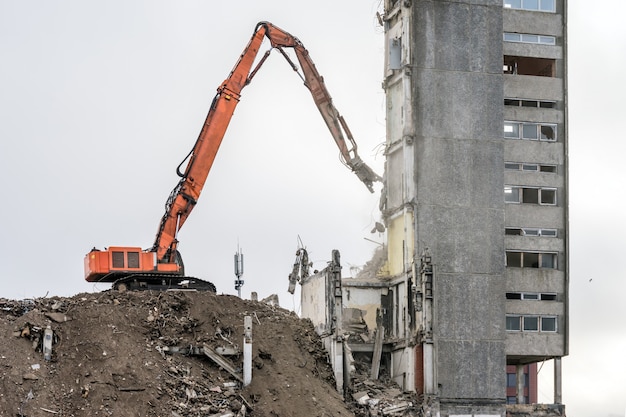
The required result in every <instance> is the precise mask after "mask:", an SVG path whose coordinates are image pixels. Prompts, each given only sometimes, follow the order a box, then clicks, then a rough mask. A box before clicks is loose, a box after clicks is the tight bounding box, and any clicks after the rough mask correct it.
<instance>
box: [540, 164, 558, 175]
mask: <svg viewBox="0 0 626 417" xmlns="http://www.w3.org/2000/svg"><path fill="white" fill-rule="evenodd" d="M539 171H541V172H551V173H555V172H556V165H540V166H539Z"/></svg>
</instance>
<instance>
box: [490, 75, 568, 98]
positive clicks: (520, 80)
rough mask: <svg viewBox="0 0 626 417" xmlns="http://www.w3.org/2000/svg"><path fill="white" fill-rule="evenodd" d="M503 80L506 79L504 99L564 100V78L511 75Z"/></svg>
mask: <svg viewBox="0 0 626 417" xmlns="http://www.w3.org/2000/svg"><path fill="white" fill-rule="evenodd" d="M502 78H503V79H504V97H520V98H531V99H536V100H557V101H559V100H561V101H562V100H563V79H562V78H551V77H536V76H533V75H510V74H506V75H504V76H503V77H502Z"/></svg>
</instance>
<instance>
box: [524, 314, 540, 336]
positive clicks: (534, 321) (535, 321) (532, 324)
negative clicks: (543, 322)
mask: <svg viewBox="0 0 626 417" xmlns="http://www.w3.org/2000/svg"><path fill="white" fill-rule="evenodd" d="M523 322H524V327H523V328H522V330H523V331H525V332H538V331H539V317H537V316H524V317H523Z"/></svg>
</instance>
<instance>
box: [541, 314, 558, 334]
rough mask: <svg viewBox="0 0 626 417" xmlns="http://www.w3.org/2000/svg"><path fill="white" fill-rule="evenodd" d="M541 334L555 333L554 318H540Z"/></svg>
mask: <svg viewBox="0 0 626 417" xmlns="http://www.w3.org/2000/svg"><path fill="white" fill-rule="evenodd" d="M541 331H542V332H556V317H541Z"/></svg>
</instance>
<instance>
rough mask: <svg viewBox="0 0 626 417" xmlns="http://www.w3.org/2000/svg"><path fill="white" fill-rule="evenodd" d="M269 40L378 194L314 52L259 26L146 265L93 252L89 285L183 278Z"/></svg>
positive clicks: (224, 88) (224, 89)
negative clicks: (195, 223) (189, 231)
mask: <svg viewBox="0 0 626 417" xmlns="http://www.w3.org/2000/svg"><path fill="white" fill-rule="evenodd" d="M265 38H267V39H269V41H270V44H271V47H272V49H277V50H279V51H280V53H281V54H282V55H283V56H284V57H285V58H286V59H287V61H288V62H289V63H290V65H291V66H292V68H293V69H294V70H295V71H298V67H297V66H296V65H295V64H294V63H293V62H292V61H291V59H290V58H289V56H288V55H287V53H286V52H285V48H291V49H293V50H294V52H295V55H296V57H297V59H298V62H299V64H300V67H301V71H302V74H303V75H300V73H299V75H300V77H301V78H303V80H304V85H305V86H306V87H307V88H308V89H309V91H310V92H311V95H312V96H313V100H314V102H315V104H316V106H317V108H318V109H319V111H320V114H321V115H322V118H323V119H324V121H325V122H326V125H327V127H328V129H329V130H330V133H331V135H332V137H333V139H334V140H335V143H336V144H337V146H338V148H339V151H340V154H341V159H342V162H343V163H344V164H345V165H346V166H348V167H349V168H350V169H351V170H352V171H353V172H354V173H355V174H356V175H357V176H358V178H359V179H360V180H361V181H362V182H363V183H364V184H365V185H366V186H367V188H368V189H369V190H370V192H373V191H374V190H373V183H374V182H376V181H381V180H382V179H381V177H379V176H378V175H377V174H376V173H375V172H374V171H373V170H372V169H371V168H370V167H368V166H367V165H366V164H365V163H364V162H363V161H362V160H361V158H360V157H359V155H358V153H357V145H356V142H355V141H354V138H353V137H352V134H351V133H350V130H349V129H348V127H347V125H346V122H345V121H344V119H343V117H342V116H341V115H340V114H339V112H338V111H337V109H336V108H335V107H334V105H333V103H332V98H331V97H330V94H329V93H328V90H327V89H326V86H325V84H324V79H323V78H322V76H321V75H320V74H319V73H318V72H317V69H316V68H315V65H314V63H313V61H312V60H311V58H310V56H309V52H308V51H307V50H306V48H305V47H304V45H303V44H302V43H301V42H300V41H299V40H298V39H297V38H295V37H294V36H292V35H290V34H289V33H287V32H285V31H284V30H282V29H280V28H278V27H277V26H274V25H273V24H271V23H269V22H260V23H258V24H257V26H256V28H255V30H254V33H253V35H252V38H251V39H250V41H249V42H248V45H247V46H246V47H245V49H244V50H243V52H242V54H241V56H240V57H239V59H238V61H237V63H236V64H235V66H234V68H233V69H232V71H231V72H230V74H229V75H228V77H227V78H226V80H224V82H223V83H222V84H221V85H220V86H219V88H218V89H217V94H216V95H215V97H214V99H213V101H212V103H211V107H210V109H209V113H208V115H207V117H206V120H205V122H204V124H203V126H202V129H201V130H200V134H199V135H198V138H197V140H196V143H195V145H194V147H193V149H192V150H191V152H190V153H189V154H188V155H187V158H185V160H184V161H183V163H184V162H185V161H187V165H186V168H185V170H184V172H181V171H180V167H181V166H182V164H183V163H181V165H179V167H178V169H177V172H178V175H179V176H180V180H179V182H178V184H177V185H176V187H175V188H174V189H173V190H172V192H171V193H170V195H169V197H168V199H167V202H166V205H165V214H164V215H163V217H162V218H161V221H160V223H159V228H158V230H157V234H156V237H155V241H154V244H153V246H152V248H151V249H150V250H148V251H146V253H147V254H149V255H148V256H145V255H141V256H139V258H138V259H140V260H141V262H136V263H135V262H134V261H133V260H132V259H135V255H134V253H135V252H136V248H121V249H122V250H120V248H119V247H118V248H117V250H116V251H115V252H116V253H117V255H115V256H117V264H116V265H117V267H114V266H113V256H114V254H113V251H112V250H105V251H99V250H96V249H94V250H92V251H91V252H90V253H89V254H87V257H86V258H85V279H86V280H87V281H90V282H93V281H104V282H116V281H118V280H119V279H123V278H124V274H125V273H126V272H127V273H128V274H130V275H133V276H139V275H141V276H142V279H148V280H150V279H149V278H144V277H147V276H152V275H154V276H156V277H157V278H161V277H164V276H167V277H169V276H178V275H180V276H182V275H183V274H184V272H183V267H182V261H181V259H180V254H179V253H178V250H177V244H178V240H177V234H178V231H179V230H180V229H181V227H182V226H183V224H184V223H185V221H186V220H187V218H188V217H189V215H190V214H191V211H192V210H193V208H194V207H195V205H196V203H197V202H198V199H199V197H200V193H201V192H202V189H203V187H204V184H205V182H206V179H207V176H208V174H209V172H210V170H211V167H212V165H213V162H214V161H215V157H216V155H217V151H218V149H219V147H220V145H221V143H222V139H223V138H224V135H225V133H226V129H227V128H228V125H229V123H230V120H231V118H232V116H233V113H234V111H235V108H236V106H237V104H238V103H239V100H240V98H241V91H242V90H243V88H244V87H245V86H246V85H248V84H249V83H250V81H251V80H252V78H253V77H254V76H255V75H256V73H257V71H258V70H259V69H260V67H261V66H262V65H263V63H264V62H265V60H266V59H267V57H268V55H269V53H270V51H271V49H270V50H269V51H267V52H266V53H265V55H264V56H263V57H262V58H261V59H260V60H259V62H258V64H257V65H256V67H255V68H254V69H253V68H252V66H253V64H254V62H255V60H256V57H257V55H258V53H259V49H260V47H261V44H262V43H263V41H264V39H265ZM346 138H347V141H346ZM348 142H349V145H348ZM111 249H113V248H111ZM119 252H122V253H125V254H128V253H132V254H133V255H132V256H131V258H132V259H131V258H129V257H128V256H127V257H126V258H125V259H126V260H125V261H122V262H121V263H120V256H122V255H119ZM150 256H152V257H153V258H154V259H153V261H154V262H152V261H151V258H150ZM122 257H123V256H122ZM120 277H122V278H120ZM169 283H170V281H168V285H169Z"/></svg>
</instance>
